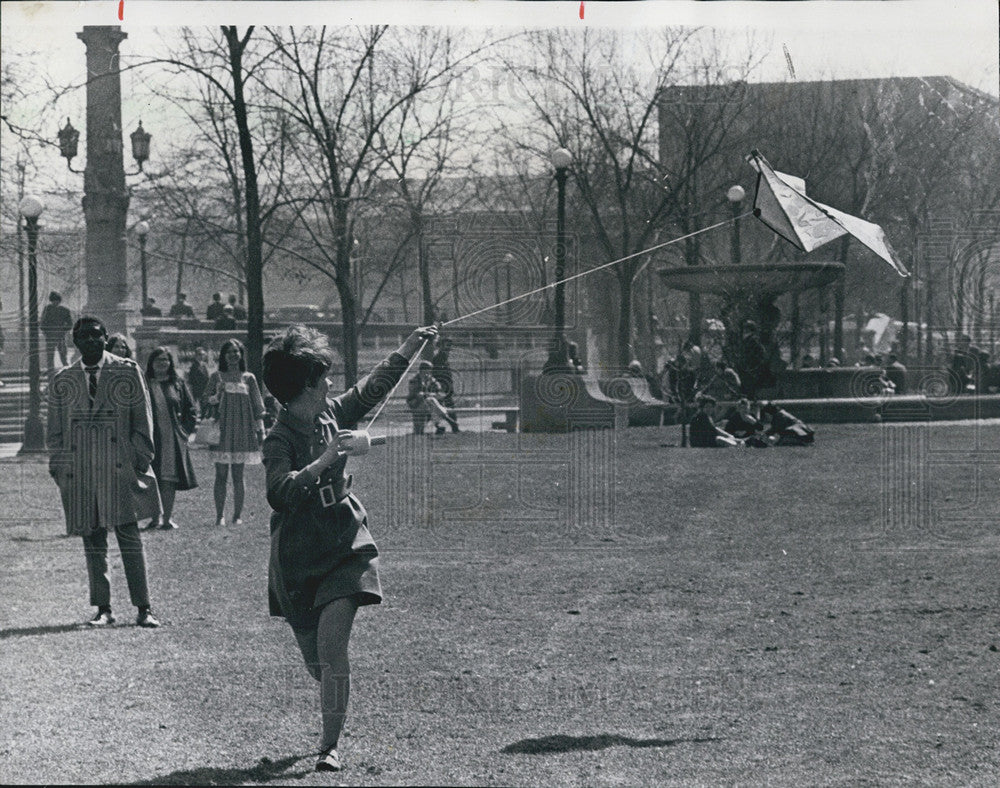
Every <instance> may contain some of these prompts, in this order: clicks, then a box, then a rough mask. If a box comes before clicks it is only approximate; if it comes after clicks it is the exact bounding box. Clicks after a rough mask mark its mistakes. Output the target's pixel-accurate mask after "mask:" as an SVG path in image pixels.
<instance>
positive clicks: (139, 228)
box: [135, 219, 149, 310]
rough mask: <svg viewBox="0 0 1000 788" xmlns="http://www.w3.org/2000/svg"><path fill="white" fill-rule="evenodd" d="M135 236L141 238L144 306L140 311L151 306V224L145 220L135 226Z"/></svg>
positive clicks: (140, 254) (140, 253) (140, 266)
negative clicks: (148, 253)
mask: <svg viewBox="0 0 1000 788" xmlns="http://www.w3.org/2000/svg"><path fill="white" fill-rule="evenodd" d="M135 234H136V235H137V236H139V270H140V272H141V277H142V306H141V307H140V310H143V309H145V308H146V307H147V306H149V289H148V286H147V279H146V236H147V235H149V222H147V221H146V220H145V219H143V220H142V221H141V222H139V223H138V224H137V225H136V226H135Z"/></svg>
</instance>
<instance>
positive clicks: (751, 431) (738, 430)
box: [726, 397, 771, 449]
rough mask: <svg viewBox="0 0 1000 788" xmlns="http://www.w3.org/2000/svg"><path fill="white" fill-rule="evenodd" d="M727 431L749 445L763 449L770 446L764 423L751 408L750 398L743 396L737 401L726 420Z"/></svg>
mask: <svg viewBox="0 0 1000 788" xmlns="http://www.w3.org/2000/svg"><path fill="white" fill-rule="evenodd" d="M726 432H728V433H729V434H730V435H732V436H733V437H734V438H739V439H740V440H741V441H743V442H744V443H745V444H746V445H747V446H753V447H755V448H758V449H763V448H765V447H767V446H770V445H771V444H770V442H769V441H768V440H767V438H765V437H764V425H763V424H762V423H761V420H760V419H759V418H757V416H756V414H754V412H753V411H752V410H751V409H750V400H748V399H747V398H746V397H741V398H740V399H739V400H737V402H736V409H735V410H734V411H732V412H731V413H730V414H729V419H728V420H727V421H726Z"/></svg>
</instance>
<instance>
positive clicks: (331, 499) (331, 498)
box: [319, 484, 337, 508]
mask: <svg viewBox="0 0 1000 788" xmlns="http://www.w3.org/2000/svg"><path fill="white" fill-rule="evenodd" d="M319 499H320V501H322V503H323V507H324V508H327V507H330V506H333V505H334V504H335V503H336V502H337V496H336V494H335V493H334V491H333V485H332V484H324V485H323V486H322V487H320V488H319Z"/></svg>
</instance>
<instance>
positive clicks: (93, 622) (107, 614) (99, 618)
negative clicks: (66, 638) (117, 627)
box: [87, 610, 115, 627]
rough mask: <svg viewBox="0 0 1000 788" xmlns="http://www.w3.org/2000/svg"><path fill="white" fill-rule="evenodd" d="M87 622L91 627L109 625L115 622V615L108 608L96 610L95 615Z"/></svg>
mask: <svg viewBox="0 0 1000 788" xmlns="http://www.w3.org/2000/svg"><path fill="white" fill-rule="evenodd" d="M87 623H88V624H89V625H90V626H92V627H110V626H111V625H112V624H114V623H115V617H114V616H113V615H111V611H110V610H98V611H97V615H96V616H94V617H93V618H92V619H90V621H88V622H87Z"/></svg>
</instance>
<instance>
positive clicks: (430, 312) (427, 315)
mask: <svg viewBox="0 0 1000 788" xmlns="http://www.w3.org/2000/svg"><path fill="white" fill-rule="evenodd" d="M411 215H412V221H413V224H414V227H415V228H416V234H415V235H414V237H415V238H416V241H417V271H418V272H419V274H420V292H421V294H422V297H423V302H424V309H423V315H424V325H425V326H429V325H430V324H431V323H433V322H434V321H435V320H436V319H437V318H436V315H435V314H434V300H433V298H432V297H431V267H430V261H429V260H428V259H427V250H426V249H424V217H423V216H422V215H421V214H420V212H419V211H414V212H413V213H412V214H411ZM455 317H458V314H457V313H456V315H455Z"/></svg>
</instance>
